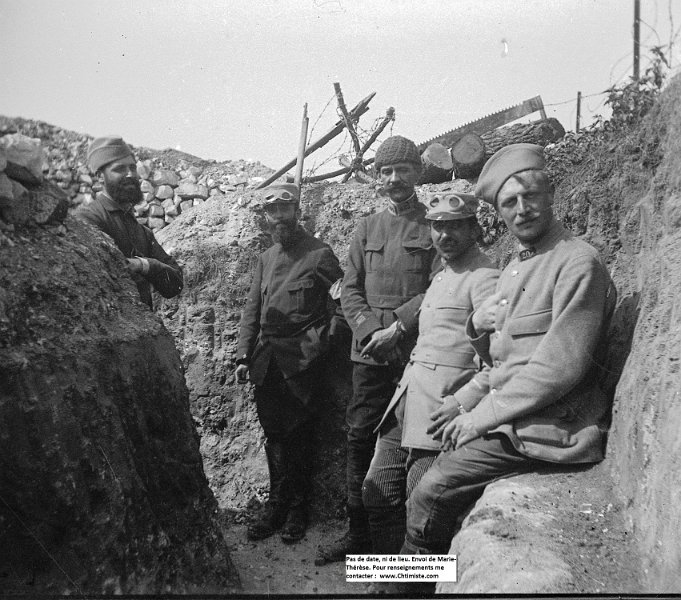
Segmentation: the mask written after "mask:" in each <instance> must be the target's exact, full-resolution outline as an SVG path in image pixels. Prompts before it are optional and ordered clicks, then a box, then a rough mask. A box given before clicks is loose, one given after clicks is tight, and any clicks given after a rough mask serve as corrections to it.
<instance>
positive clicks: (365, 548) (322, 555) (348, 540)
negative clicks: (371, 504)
mask: <svg viewBox="0 0 681 600" xmlns="http://www.w3.org/2000/svg"><path fill="white" fill-rule="evenodd" d="M348 517H349V521H350V526H349V528H348V531H347V532H346V533H345V534H343V536H342V537H340V538H338V539H337V540H335V541H333V542H330V543H328V544H320V545H319V547H318V548H317V556H316V557H315V560H314V564H315V565H317V566H321V565H325V564H326V563H331V562H339V561H341V560H345V555H346V554H368V553H370V552H371V537H370V536H369V522H368V519H367V514H366V511H365V510H364V507H363V506H360V507H356V506H348Z"/></svg>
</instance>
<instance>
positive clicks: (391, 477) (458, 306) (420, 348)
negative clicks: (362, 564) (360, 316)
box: [363, 189, 499, 554]
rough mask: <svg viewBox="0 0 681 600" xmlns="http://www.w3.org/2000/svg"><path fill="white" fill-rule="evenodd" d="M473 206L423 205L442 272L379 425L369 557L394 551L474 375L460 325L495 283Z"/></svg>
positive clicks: (370, 487) (447, 196) (366, 493)
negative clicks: (409, 504) (410, 503)
mask: <svg viewBox="0 0 681 600" xmlns="http://www.w3.org/2000/svg"><path fill="white" fill-rule="evenodd" d="M478 204H479V202H478V199H477V198H476V197H475V196H473V195H470V194H460V193H457V192H454V191H451V190H447V189H445V190H441V191H440V192H435V193H431V194H428V195H427V198H426V206H427V207H428V214H426V219H427V220H428V221H430V233H431V237H432V240H433V244H434V246H435V248H436V249H437V252H438V254H439V256H440V262H441V265H442V270H441V271H439V272H438V273H437V274H436V275H435V277H434V279H433V281H432V282H431V284H430V287H429V288H428V291H427V292H426V295H425V296H424V298H423V303H422V304H421V310H420V313H419V336H418V340H417V342H416V347H415V348H414V350H413V352H412V353H411V357H410V361H409V364H408V365H407V368H406V369H405V371H404V375H402V379H401V380H400V383H399V385H398V386H397V390H396V391H395V394H394V395H393V398H392V400H391V401H390V404H389V405H388V409H387V410H386V412H385V414H384V415H383V419H382V420H381V424H380V425H379V428H378V430H379V435H378V441H377V443H376V450H375V452H374V457H373V460H372V461H371V466H370V467H369V472H368V473H367V476H366V479H365V480H364V488H363V500H364V506H365V508H366V510H367V512H368V514H369V528H370V530H371V542H372V552H373V553H374V554H397V553H398V552H399V551H400V548H401V547H402V543H403V542H404V534H405V528H406V508H405V501H406V499H407V498H408V497H409V494H410V493H411V490H413V489H414V487H415V486H416V484H417V483H418V482H419V480H420V479H421V477H422V476H423V474H424V473H425V472H426V471H427V470H428V468H429V467H430V466H431V465H432V464H433V461H434V460H435V458H436V456H437V455H438V454H439V452H440V441H439V440H440V436H441V434H442V430H443V429H444V425H445V424H446V423H447V422H448V420H449V419H450V418H451V417H453V416H454V415H457V414H459V412H460V411H461V410H465V407H462V406H460V405H459V403H458V402H457V401H456V397H455V396H454V393H455V392H456V391H457V390H458V389H459V388H460V387H462V386H463V385H464V384H465V383H466V382H467V381H469V380H470V379H471V378H472V377H473V375H474V374H475V371H476V363H475V361H474V358H475V351H474V350H473V348H472V346H471V345H470V344H469V343H468V339H467V337H466V332H465V327H466V320H467V319H468V316H469V315H470V314H471V313H472V312H473V311H474V310H475V309H477V308H479V306H480V304H481V303H482V301H483V300H485V299H486V298H487V297H488V296H490V295H491V294H493V293H494V289H495V286H496V282H497V279H498V277H499V271H498V270H497V269H495V268H494V265H493V263H492V261H491V260H490V259H489V258H487V257H486V256H485V255H484V254H483V253H482V252H481V251H480V249H479V248H478V246H477V243H476V242H477V240H478V239H479V237H480V234H481V230H480V226H479V225H478V221H477V219H476V209H477V207H478ZM431 419H432V420H431ZM431 435H432V437H431Z"/></svg>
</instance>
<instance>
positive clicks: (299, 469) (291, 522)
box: [281, 425, 314, 544]
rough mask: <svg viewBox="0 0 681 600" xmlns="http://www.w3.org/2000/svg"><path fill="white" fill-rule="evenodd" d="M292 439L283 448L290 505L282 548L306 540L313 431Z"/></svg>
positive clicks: (303, 432)
mask: <svg viewBox="0 0 681 600" xmlns="http://www.w3.org/2000/svg"><path fill="white" fill-rule="evenodd" d="M291 437H292V440H291V441H290V442H288V443H287V444H286V467H287V469H288V475H287V480H288V484H289V486H290V496H291V502H290V504H289V511H288V516H287V518H286V522H285V523H284V526H283V527H282V530H281V541H282V542H284V543H285V544H293V543H295V542H297V541H300V540H301V539H303V537H304V536H305V531H306V529H307V517H308V499H309V497H310V491H311V489H312V467H313V459H314V448H313V444H312V439H313V438H312V430H311V429H310V427H309V425H308V426H306V427H303V428H301V429H300V430H298V431H297V433H296V435H292V436H291Z"/></svg>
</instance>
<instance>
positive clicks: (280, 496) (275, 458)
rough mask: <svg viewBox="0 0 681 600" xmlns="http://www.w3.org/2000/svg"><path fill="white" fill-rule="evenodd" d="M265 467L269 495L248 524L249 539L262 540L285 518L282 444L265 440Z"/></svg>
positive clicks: (284, 472)
mask: <svg viewBox="0 0 681 600" xmlns="http://www.w3.org/2000/svg"><path fill="white" fill-rule="evenodd" d="M265 454H266V455H267V468H268V469H269V473H270V497H269V499H268V500H267V502H266V504H265V507H264V508H263V510H262V511H261V512H260V514H259V515H258V516H257V518H256V519H255V520H254V521H253V522H252V523H251V524H250V525H249V526H248V530H247V533H246V535H247V537H248V539H249V540H252V541H256V540H263V539H265V538H268V537H270V536H271V535H273V534H274V533H275V532H276V531H278V530H279V529H281V527H282V525H283V524H284V522H285V520H286V513H287V512H288V503H287V501H286V498H285V490H284V486H285V481H286V470H285V459H286V457H285V455H284V446H283V444H280V443H278V442H269V441H268V442H266V443H265Z"/></svg>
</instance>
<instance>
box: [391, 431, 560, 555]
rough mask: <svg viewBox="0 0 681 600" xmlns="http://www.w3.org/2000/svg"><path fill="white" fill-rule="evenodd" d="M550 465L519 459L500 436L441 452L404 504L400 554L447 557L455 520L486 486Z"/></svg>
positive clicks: (493, 435) (511, 447) (506, 441)
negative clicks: (405, 528)
mask: <svg viewBox="0 0 681 600" xmlns="http://www.w3.org/2000/svg"><path fill="white" fill-rule="evenodd" d="M551 464H552V463H547V462H545V461H542V460H538V459H533V458H529V457H527V456H524V455H522V454H520V453H519V452H518V451H517V450H516V449H515V448H514V447H513V445H512V444H511V441H510V440H509V439H508V437H506V436H505V435H503V434H501V433H494V434H488V435H485V436H483V437H481V438H477V439H475V440H472V441H471V442H468V443H467V444H465V445H463V446H461V447H460V448H458V449H456V450H449V451H447V452H443V453H441V454H440V455H439V456H438V457H437V459H436V460H435V462H434V463H433V465H432V467H431V468H430V469H429V470H428V472H427V473H426V474H425V475H424V476H423V478H422V479H421V481H420V482H419V484H418V485H417V486H416V488H415V489H414V491H413V492H412V494H411V496H409V499H408V500H407V535H406V538H405V541H404V545H403V547H402V553H403V554H447V552H448V551H449V546H450V543H451V540H452V537H453V536H454V533H455V528H456V524H457V519H458V517H459V516H460V515H461V514H462V513H463V512H464V511H465V510H466V509H467V508H468V507H469V506H470V505H471V504H472V503H473V502H474V501H475V500H477V499H478V498H479V497H480V496H481V495H482V492H483V490H484V489H485V487H486V486H487V485H488V484H490V483H492V482H493V481H496V480H498V479H502V478H504V477H508V476H510V475H517V474H519V473H523V472H526V471H529V470H532V469H536V468H538V467H546V466H549V465H551Z"/></svg>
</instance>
